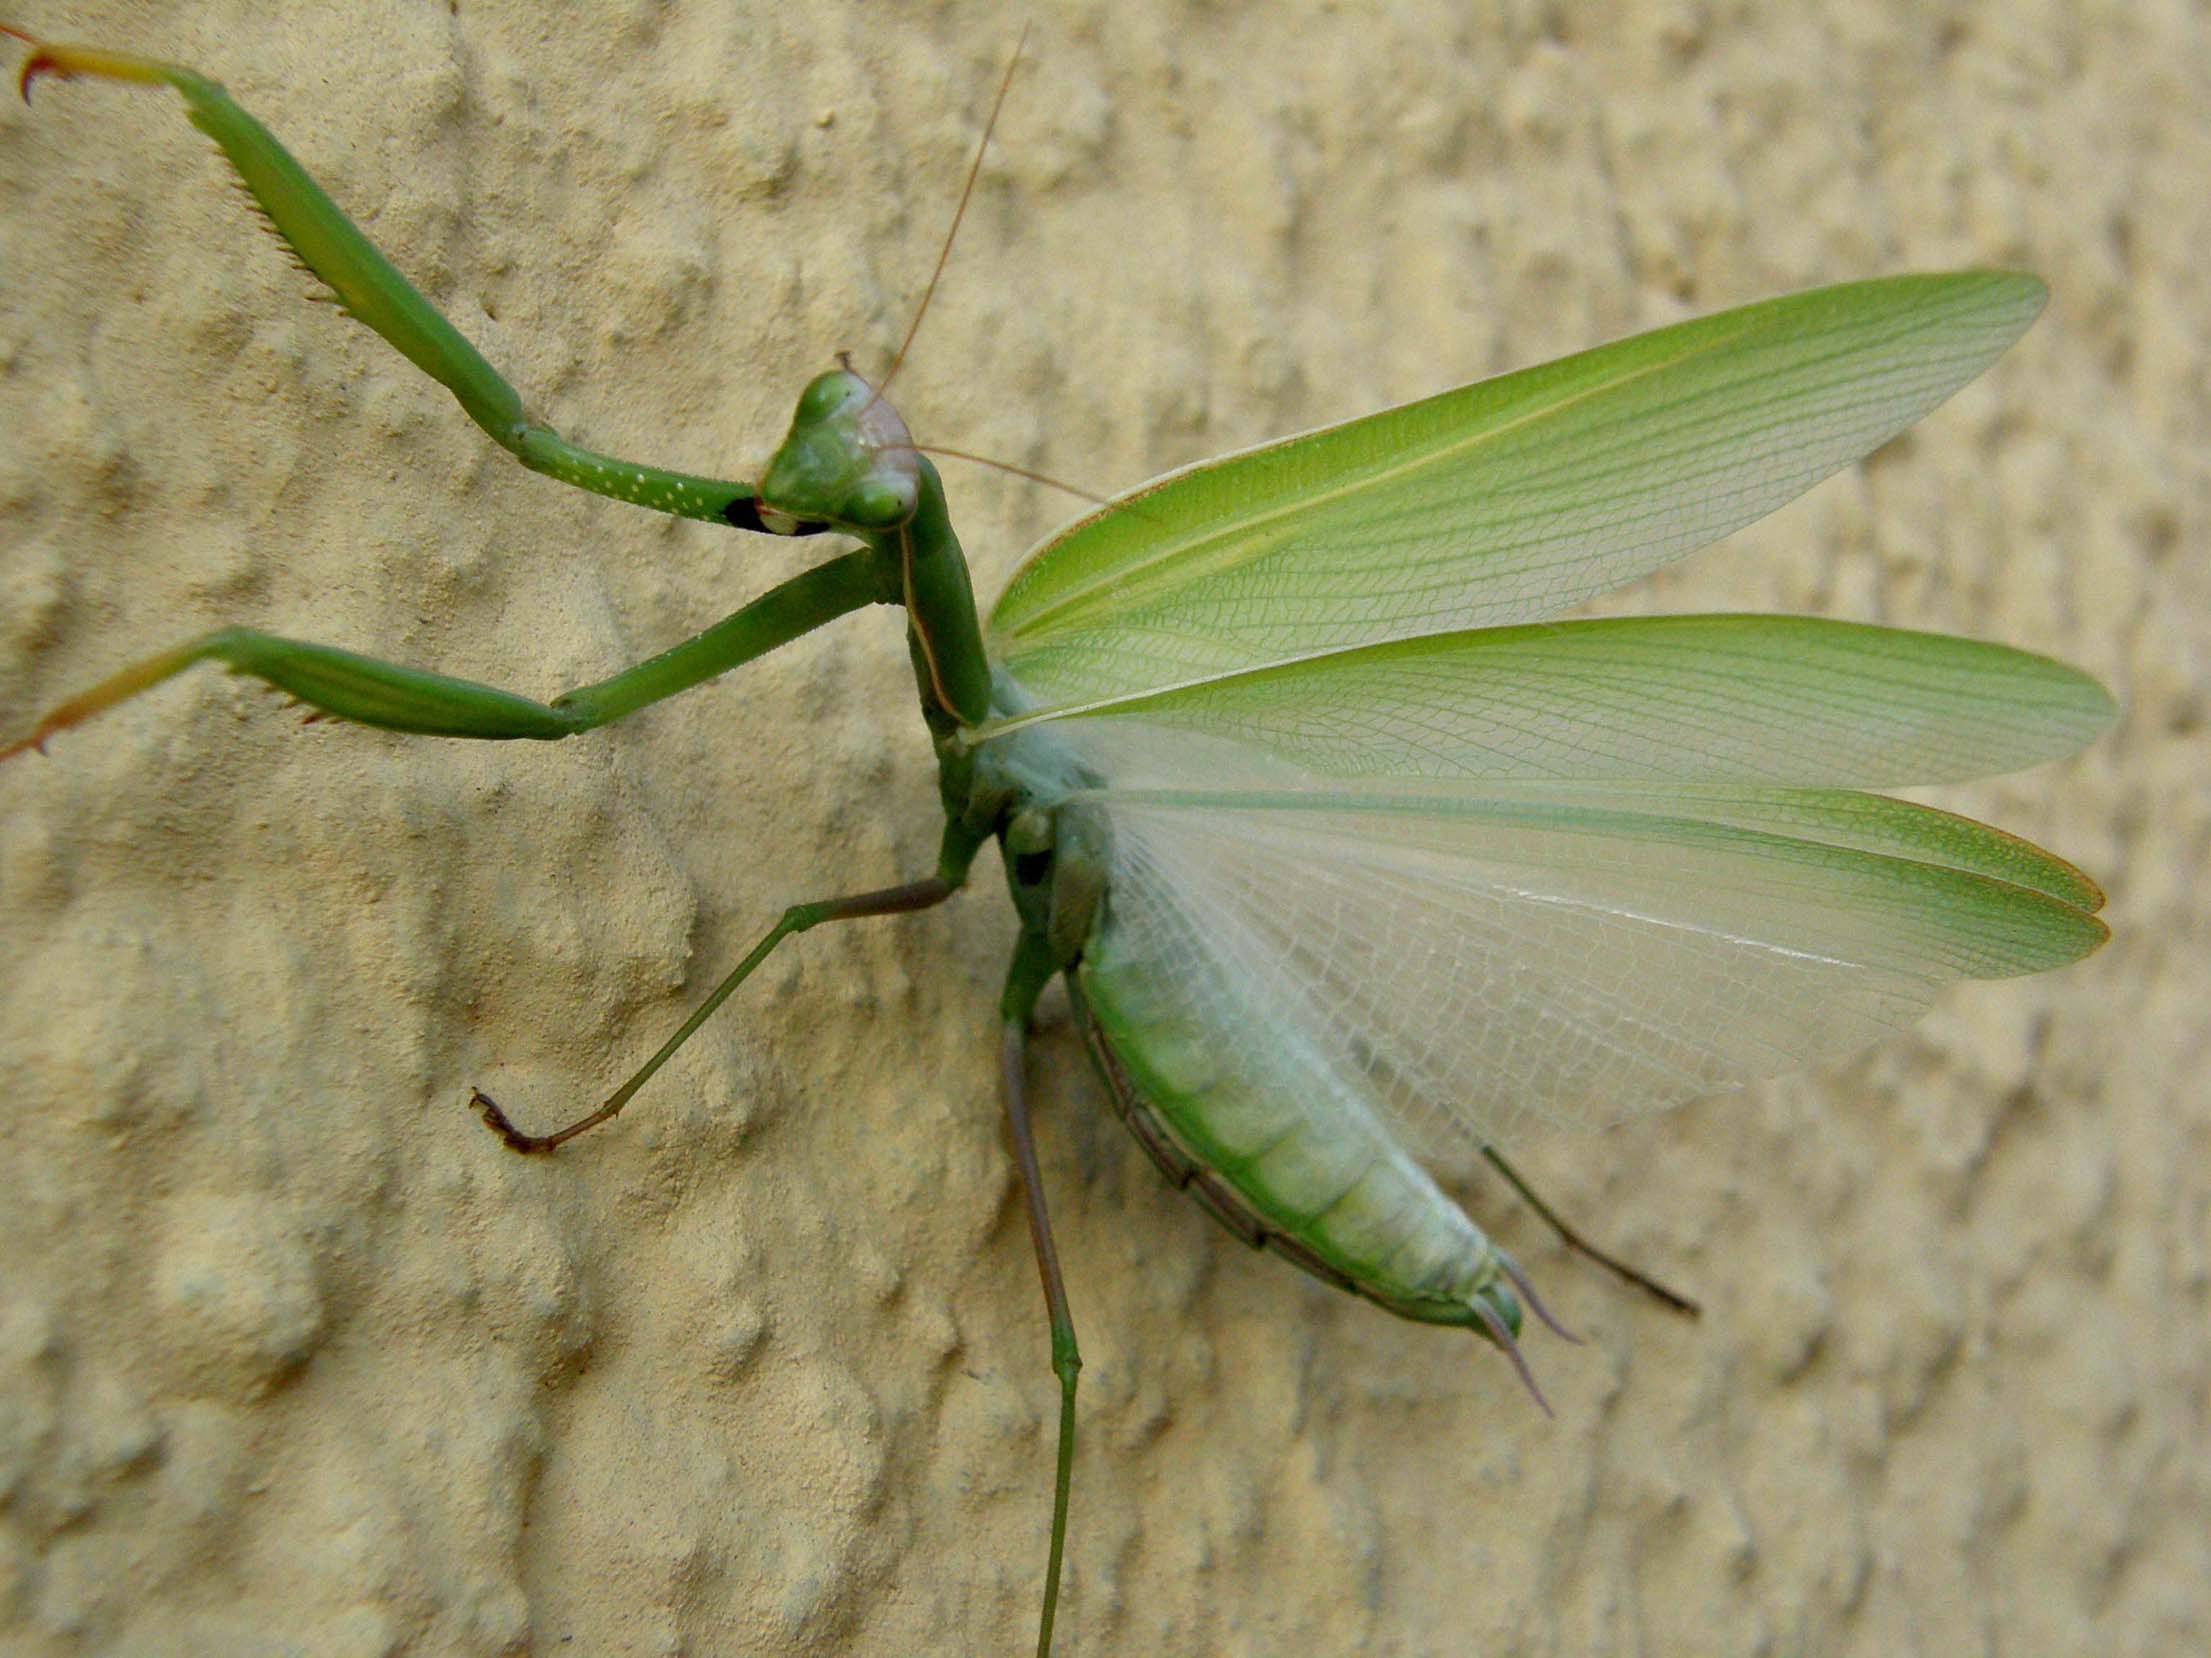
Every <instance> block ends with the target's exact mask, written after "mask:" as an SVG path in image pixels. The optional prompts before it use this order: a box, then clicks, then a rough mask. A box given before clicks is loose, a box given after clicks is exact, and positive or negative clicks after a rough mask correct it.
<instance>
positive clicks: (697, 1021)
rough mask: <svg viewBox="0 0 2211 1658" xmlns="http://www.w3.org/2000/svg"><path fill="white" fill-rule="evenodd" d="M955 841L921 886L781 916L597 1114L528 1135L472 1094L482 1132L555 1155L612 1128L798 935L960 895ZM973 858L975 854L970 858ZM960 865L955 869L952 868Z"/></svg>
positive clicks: (799, 907)
mask: <svg viewBox="0 0 2211 1658" xmlns="http://www.w3.org/2000/svg"><path fill="white" fill-rule="evenodd" d="M952 845H953V837H952V836H951V835H949V834H948V835H947V836H946V846H947V851H946V853H945V855H944V857H943V858H942V859H941V860H940V863H939V868H938V872H937V873H936V874H934V875H932V876H930V877H929V878H928V879H927V880H923V881H909V882H908V883H907V884H906V885H904V886H898V887H884V888H881V889H880V890H878V891H875V892H861V893H854V894H852V895H851V896H849V897H845V898H824V899H819V900H817V901H815V902H814V903H811V904H793V905H792V906H791V907H790V908H789V909H787V910H785V911H784V912H783V919H782V920H780V921H778V922H777V923H776V924H775V925H774V926H772V927H770V928H769V929H768V932H767V936H766V937H765V938H763V939H761V941H760V942H759V943H758V944H755V945H754V946H753V947H752V949H751V950H750V951H748V952H747V953H746V956H745V959H744V960H743V961H740V962H739V963H738V964H737V965H736V966H735V967H734V968H733V969H731V971H730V974H729V977H727V978H726V979H724V980H722V982H721V983H720V984H718V985H716V986H715V987H714V992H713V994H712V995H710V996H708V997H707V998H706V1000H705V1001H703V1002H701V1003H700V1004H699V1005H698V1007H697V1008H696V1009H695V1010H694V1011H693V1012H692V1014H691V1017H690V1018H688V1019H686V1020H684V1022H683V1023H682V1024H681V1025H679V1026H678V1027H677V1028H676V1033H675V1035H673V1036H671V1037H669V1038H668V1040H667V1041H665V1042H663V1043H662V1044H661V1045H660V1047H659V1049H658V1051H656V1052H655V1053H654V1054H653V1056H652V1058H650V1059H648V1060H646V1061H645V1063H644V1064H643V1065H641V1066H639V1067H638V1068H637V1072H636V1074H635V1075H633V1076H632V1077H631V1078H630V1079H629V1081H627V1082H625V1083H623V1084H622V1086H621V1087H619V1088H617V1089H616V1090H615V1091H614V1092H613V1093H612V1094H609V1095H608V1096H607V1098H606V1100H605V1102H604V1103H603V1104H601V1105H599V1106H598V1107H597V1108H596V1109H594V1110H591V1111H587V1112H585V1113H584V1114H583V1115H582V1116H581V1117H578V1118H577V1119H576V1120H575V1121H574V1122H572V1123H569V1124H568V1125H567V1126H565V1127H563V1128H557V1129H554V1130H553V1131H552V1132H551V1133H550V1134H525V1133H523V1132H522V1131H521V1130H520V1129H518V1128H516V1127H515V1126H514V1123H513V1122H512V1120H511V1119H509V1118H508V1116H507V1114H506V1112H504V1111H502V1110H501V1109H500V1108H499V1107H498V1105H496V1104H495V1103H494V1102H493V1100H492V1098H491V1096H490V1095H489V1094H487V1093H485V1092H484V1091H483V1090H482V1089H481V1088H476V1089H472V1090H470V1093H469V1102H470V1103H471V1104H472V1105H474V1106H475V1107H476V1109H477V1111H478V1112H479V1113H481V1114H482V1116H483V1119H484V1126H485V1127H486V1128H488V1129H490V1130H491V1131H492V1133H494V1134H496V1135H498V1136H499V1138H500V1139H501V1140H502V1141H503V1142H505V1144H506V1145H507V1147H508V1149H509V1150H512V1151H519V1152H522V1153H523V1154H525V1155H529V1154H531V1153H535V1152H542V1151H551V1150H553V1149H554V1148H555V1147H556V1146H560V1145H565V1144H566V1143H567V1142H568V1141H570V1140H573V1139H574V1138H575V1137H576V1136H577V1135H579V1134H582V1133H585V1132H586V1131H588V1130H590V1129H594V1128H597V1127H598V1126H599V1125H600V1124H601V1123H604V1122H611V1121H612V1120H613V1119H614V1118H615V1117H616V1116H617V1115H618V1114H619V1113H620V1112H621V1109H622V1107H624V1106H625V1105H627V1104H629V1102H630V1100H631V1099H632V1098H633V1097H634V1096H635V1095H636V1093H637V1091H638V1090H639V1089H640V1088H642V1087H644V1086H645V1084H646V1083H648V1082H650V1081H651V1080H652V1079H653V1073H654V1072H656V1071H658V1070H659V1069H660V1068H661V1066H663V1065H665V1064H667V1063H668V1061H669V1060H671V1059H673V1058H674V1057H675V1055H676V1050H677V1049H678V1048H680V1047H682V1046H683V1045H684V1043H686V1042H688V1041H690V1040H691V1038H692V1037H693V1036H694V1035H695V1034H697V1032H698V1028H699V1027H700V1026H701V1025H703V1024H705V1023H706V1022H707V1020H709V1019H711V1018H712V1017H713V1016H714V1014H715V1012H716V1010H717V1009H719V1008H720V1007H721V1005H722V1004H723V1003H724V1002H726V1001H728V1000H729V998H730V997H731V996H732V995H733V994H735V992H736V990H737V987H738V986H739V985H741V984H743V983H744V982H745V981H746V980H747V979H749V978H751V977H752V975H753V973H754V972H755V971H756V970H757V969H758V968H759V966H760V964H761V963H762V962H764V961H766V960H767V959H768V957H769V955H770V954H772V953H773V952H774V950H775V947H776V946H777V945H778V944H781V943H782V942H783V941H784V940H785V939H787V938H792V937H795V936H796V935H797V934H799V933H803V932H809V931H811V930H812V929H814V928H816V927H819V926H820V925H821V924H822V923H823V922H825V921H853V920H857V919H859V918H860V917H862V916H868V915H906V914H910V913H911V912H912V911H914V910H925V909H929V908H931V907H932V906H934V905H937V904H941V903H943V902H944V901H945V900H946V899H947V898H949V897H951V896H952V894H954V893H955V892H957V891H959V890H960V886H961V884H962V883H963V882H964V881H965V879H966V876H967V869H966V865H965V864H964V863H958V859H957V857H956V855H955V854H954V852H953V850H952ZM970 855H971V854H970ZM955 864H956V865H957V867H956V868H952V867H949V866H953V865H955Z"/></svg>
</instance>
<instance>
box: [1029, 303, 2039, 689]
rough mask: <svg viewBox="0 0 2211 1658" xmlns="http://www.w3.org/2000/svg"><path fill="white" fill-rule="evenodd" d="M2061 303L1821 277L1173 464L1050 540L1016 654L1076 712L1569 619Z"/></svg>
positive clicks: (1802, 482) (1920, 398) (1949, 380)
mask: <svg viewBox="0 0 2211 1658" xmlns="http://www.w3.org/2000/svg"><path fill="white" fill-rule="evenodd" d="M2043 297H2044V290H2043V288H2042V285H2041V283H2039V282H2037V281H2036V280H2035V279H2034V278H2032V277H2029V276H2022V275H2015V274H2010V273H2005V272H1982V271H1968V272H1960V273H1956V274H1952V275H1941V276H1903V277H1892V278H1885V279H1882V280H1878V281H1872V282H1860V283H1852V284H1847V285H1844V286H1840V287H1833V288H1823V289H1816V290H1813V291H1811V292H1808V293H1802V294H1795V295H1791V296H1789V297H1787V298H1783V299H1776V300H1769V301H1766V302H1764V303H1761V304H1757V305H1750V306H1745V307H1743V308H1741V309H1739V310H1734V311H1726V312H1722V313H1720V314H1719V315H1717V316H1711V317H1705V318H1701V319H1699V320H1696V321H1693V322H1687V323H1681V324H1678V325H1676V326H1673V327H1669V328H1662V329H1659V330H1656V331H1655V332H1652V333H1648V334H1642V335H1638V336H1636V337H1634V338H1631V339H1626V340H1622V341H1619V342H1616V343H1615V344H1612V345H1608V346H1603V347H1600V348H1598V349H1596V350H1594V351H1587V352H1582V353H1580V354H1578V355H1576V356H1572V357H1566V358H1562V359H1560V360H1559V361H1557V362H1553V363H1547V364H1544V365H1542V366H1540V367H1536V368H1530V369H1524V370H1521V371H1519V372H1517V373H1513V374H1507V375H1502V376H1500V377H1498V378H1495V379H1491V380H1485V381H1481V382H1479V383H1477V384H1474V385H1470V386H1465V387H1461V388H1460V389H1458V390H1456V391H1450V392H1445V393H1443V394H1441V395H1440V396H1436V397H1431V398H1428V399H1426V400H1424V401H1421V402H1418V403H1412V404H1407V405H1405V406H1404V407H1401V408H1396V409H1391V410H1388V411H1386V412H1384V413H1381V414H1377V415H1372V416H1369V417H1367V418H1365V419H1362V420H1355V421H1351V422H1349V423H1347V424H1344V425H1340V426H1334V427H1329V428H1327V429H1325V430H1322V431H1317V432H1312V433H1308V434H1306V435H1304V436H1302V437H1296V438H1291V439H1287V440H1285V441H1283V442H1280V443H1274V444H1269V445H1266V446H1265V447H1262V448H1258V449H1253V450H1248V451H1246V452H1244V453H1241V454H1237V455H1231V456H1228V457H1225V458H1223V459H1220V460H1215V461H1209V462H1206V463H1204V464H1202V465H1199V466H1194V467H1191V468H1189V469H1187V470H1185V471H1182V472H1178V473H1174V474H1170V475H1169V476H1168V477H1166V478H1163V479H1160V480H1158V481H1156V482H1154V483H1152V484H1150V485H1147V486H1146V487H1145V488H1143V489H1141V490H1138V491H1136V492H1135V493H1133V494H1131V495H1129V496H1126V497H1123V498H1121V499H1119V500H1117V501H1114V502H1112V503H1109V504H1108V505H1107V506H1106V507H1104V508H1103V509H1101V510H1100V511H1098V512H1097V513H1094V514H1092V515H1090V516H1089V517H1087V518H1085V519H1082V520H1080V521H1079V522H1077V523H1076V524H1074V525H1073V526H1071V527H1070V528H1068V529H1067V530H1065V531H1063V532H1061V533H1060V534H1059V535H1057V536H1055V537H1053V538H1052V539H1051V540H1049V541H1047V542H1046V543H1045V544H1044V545H1043V546H1042V547H1040V548H1039V549H1037V551H1036V552H1035V553H1034V554H1033V555H1032V556H1031V557H1030V558H1029V560H1028V562H1027V563H1026V564H1025V565H1024V566H1023V567H1022V569H1021V570H1020V571H1019V572H1018V573H1017V574H1016V575H1015V577H1014V579H1013V581H1012V583H1011V584H1010V585H1009V586H1008V587H1007V589H1006V592H1005V594H1004V595H1003V596H1002V597H1001V598H1000V600H999V601H998V604H997V606H996V608H995V610H994V611H993V613H992V616H991V624H990V638H991V649H992V654H993V656H994V658H995V659H996V660H997V661H998V662H1000V663H1001V664H1002V665H1003V666H1005V667H1006V668H1007V669H1009V670H1010V672H1011V673H1012V675H1013V677H1014V678H1015V679H1016V680H1018V681H1019V682H1020V684H1021V685H1022V686H1023V687H1024V689H1025V690H1026V691H1027V692H1028V693H1029V695H1030V696H1031V697H1032V698H1034V699H1036V700H1037V701H1040V702H1041V703H1043V704H1045V705H1053V704H1058V703H1062V702H1070V701H1083V700H1088V699H1092V698H1096V697H1099V696H1111V695H1116V694H1121V693H1125V692H1129V691H1135V690H1149V689H1155V688H1157V687H1160V686H1164V685H1173V684H1179V683H1182V682H1184V681H1187V680H1190V679H1193V678H1199V677H1203V676H1206V675H1211V674H1217V673H1221V672H1224V671H1230V670H1233V669H1237V668H1243V667H1251V666H1256V665H1260V664H1263V663H1269V662H1278V661H1282V660H1285V659H1287V658H1290V657H1295V656H1301V655H1306V654H1309V653H1311V652H1315V651H1322V650H1329V649H1334V648H1340V647H1344V646H1349V645H1357V644H1365V643H1370V642H1374V641H1378V640H1384V639H1393V638H1403V637H1407V636H1409V635H1413V634H1421V633H1434V632H1440V631H1443V630H1446V629H1455V628H1469V627H1478V626H1496V625H1503V624H1509V623H1515V622H1523V621H1528V620H1533V619H1536V618H1539V617H1541V616H1544V615H1548V614H1552V613H1555V612H1557V611H1559V610H1561V609H1564V608H1565V607H1567V606H1569V605H1572V604H1575V603H1577V602H1579V601H1580V600H1582V599H1585V598H1588V597H1590V596H1591V595H1593V594H1596V593H1599V592H1602V591H1604V590H1605V589H1607V588H1610V587H1613V586H1616V585H1618V584H1619V583H1621V582H1624V581H1628V580H1630V579H1632V578H1634V577H1636V576H1638V575H1641V574H1644V573H1645V572H1647V571H1650V570H1652V569H1655V568H1657V567H1658V566H1659V565H1662V564H1664V563H1667V562H1668V561H1670V560H1672V559H1674V558H1677V557H1679V556H1681V555H1682V554H1684V553H1687V552H1689V551H1691V550H1693V549H1695V548H1696V547H1699V546H1702V545H1703V544H1704V543H1706V542H1708V541H1711V540H1713V539H1715V538H1716V537H1718V536H1721V535H1724V534H1726V533H1727V532H1728V531H1730V530H1733V529H1736V528H1738V527H1740V526H1741V525H1744V524H1747V523H1749V522H1751V521H1752V520H1753V519H1756V518H1758V517H1761V516H1763V515H1764V514H1765V513H1767V512H1770V511H1772V510H1773V509H1774V508H1775V507H1778V506H1780V505H1781V504H1782V503H1783V502H1785V501H1788V500H1789V499H1791V498H1792V497H1794V496H1796V495H1797V494H1799V493H1801V492H1802V491H1803V490H1805V489H1807V488H1809V487H1810V486H1811V485H1812V484H1814V483H1816V482H1818V481H1819V480H1820V479H1821V478H1823V477H1825V476H1827V475H1828V474H1829V473H1831V472H1833V471H1835V470H1836V469H1838V468H1840V467H1842V466H1846V465H1848V464H1849V463H1850V462H1852V461H1854V460H1856V459H1858V458H1859V457H1860V456H1862V455H1864V454H1866V453H1867V452H1868V451H1870V450H1872V449H1873V448H1875V447H1877V446H1878V445H1879V444H1881V443H1883V442H1884V441H1886V440H1887V439H1888V438H1890V437H1891V436H1893V435H1894V434H1895V433H1897V432H1899V431H1901V430H1902V429H1903V428H1905V427H1906V426H1909V425H1910V424H1911V423H1912V422H1913V421H1915V420H1917V419H1918V418H1919V417H1920V416H1921V415H1923V414H1925V413H1926V412H1927V411H1928V410H1929V409H1931V408H1933V407H1934V406H1935V405H1936V404H1937V403H1939V402H1941V401H1942V400H1943V399H1944V398H1945V397H1947V396H1949V395H1950V394H1951V393H1952V392H1953V391H1955V390H1956V389H1957V388H1958V387H1959V386H1961V385H1963V384H1964V383H1965V382H1966V381H1968V380H1970V379H1972V378H1973V376H1975V375H1976V374H1978V373H1980V372H1981V370H1983V369H1984V368H1986V367H1987V366H1988V365H1989V363H1990V362H1992V361H1993V360H1994V359H1995V357H1996V356H1997V355H1998V354H1999V353H2000V352H2001V351H2002V350H2003V349H2004V348H2005V347H2006V346H2007V345H2009V344H2010V343H2011V342H2012V341H2013V340H2014V339H2016V338H2017V337H2018V336H2019V334H2020V332H2021V331H2022V330H2024V329H2025V328H2026V326H2027V324H2028V323H2029V322H2031V321H2032V320H2033V318H2034V315H2035V313H2036V312H2037V311H2038V310H2039V309H2040V308H2041V305H2042V301H2043Z"/></svg>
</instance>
